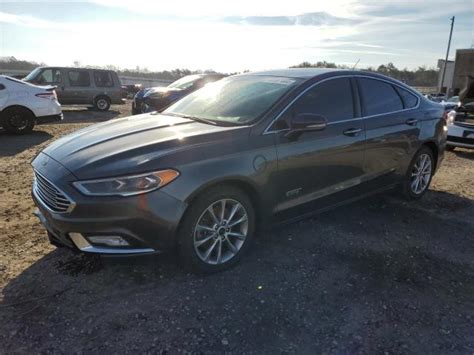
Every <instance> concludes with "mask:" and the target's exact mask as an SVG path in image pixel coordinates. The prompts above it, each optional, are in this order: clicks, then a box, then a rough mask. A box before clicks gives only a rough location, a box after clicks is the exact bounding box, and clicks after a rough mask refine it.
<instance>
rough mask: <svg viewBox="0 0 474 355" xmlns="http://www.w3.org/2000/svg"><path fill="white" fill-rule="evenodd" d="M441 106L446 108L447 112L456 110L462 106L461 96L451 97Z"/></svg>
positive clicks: (442, 102)
mask: <svg viewBox="0 0 474 355" xmlns="http://www.w3.org/2000/svg"><path fill="white" fill-rule="evenodd" d="M440 104H441V105H443V106H444V109H445V111H447V112H449V111H451V110H454V109H455V108H456V107H458V106H460V105H461V103H460V102H459V96H451V97H450V98H449V99H447V100H442V101H441V102H440Z"/></svg>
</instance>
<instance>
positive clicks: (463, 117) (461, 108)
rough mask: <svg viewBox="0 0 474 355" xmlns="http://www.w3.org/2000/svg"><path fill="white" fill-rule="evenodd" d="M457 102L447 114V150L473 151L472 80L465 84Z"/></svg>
mask: <svg viewBox="0 0 474 355" xmlns="http://www.w3.org/2000/svg"><path fill="white" fill-rule="evenodd" d="M458 101H459V103H458V104H457V105H456V106H455V107H454V108H453V110H452V111H451V112H449V113H448V141H447V149H448V150H451V151H452V150H454V149H456V147H460V148H470V149H474V80H472V79H471V80H468V81H467V82H466V86H465V87H464V88H463V90H462V91H461V93H460V96H459V97H458Z"/></svg>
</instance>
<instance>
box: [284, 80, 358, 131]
mask: <svg viewBox="0 0 474 355" xmlns="http://www.w3.org/2000/svg"><path fill="white" fill-rule="evenodd" d="M298 113H315V114H318V115H322V116H324V117H326V119H327V120H328V121H329V122H331V121H340V120H347V119H350V118H353V117H354V105H353V102H352V90H351V82H350V80H349V78H341V79H331V80H328V81H325V82H323V83H321V84H319V85H316V86H315V87H314V88H312V89H310V90H309V91H307V92H306V93H305V94H303V96H301V98H299V99H298V101H296V102H295V104H294V105H293V114H298Z"/></svg>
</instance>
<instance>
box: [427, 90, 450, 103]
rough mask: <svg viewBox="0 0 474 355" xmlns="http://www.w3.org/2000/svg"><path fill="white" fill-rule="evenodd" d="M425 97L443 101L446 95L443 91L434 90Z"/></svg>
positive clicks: (434, 100)
mask: <svg viewBox="0 0 474 355" xmlns="http://www.w3.org/2000/svg"><path fill="white" fill-rule="evenodd" d="M425 97H426V98H427V99H428V100H431V101H433V102H441V101H443V100H445V99H446V95H445V94H443V93H442V92H432V93H429V94H426V95H425Z"/></svg>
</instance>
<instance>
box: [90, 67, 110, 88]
mask: <svg viewBox="0 0 474 355" xmlns="http://www.w3.org/2000/svg"><path fill="white" fill-rule="evenodd" d="M94 81H95V86H97V87H99V88H104V87H105V88H110V87H113V86H114V80H113V79H112V73H111V72H109V71H95V72H94Z"/></svg>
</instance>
